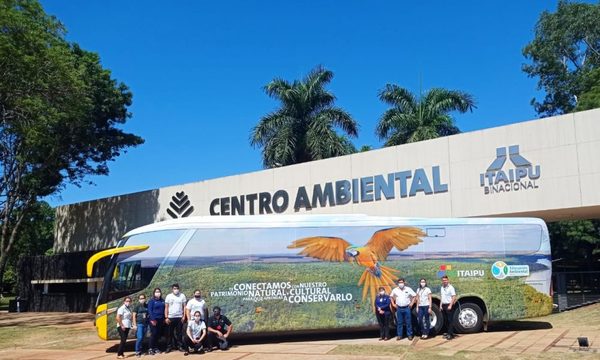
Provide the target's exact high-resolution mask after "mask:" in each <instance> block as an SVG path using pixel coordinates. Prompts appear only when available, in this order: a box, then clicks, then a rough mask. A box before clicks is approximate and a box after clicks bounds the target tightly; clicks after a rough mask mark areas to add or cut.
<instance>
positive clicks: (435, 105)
mask: <svg viewBox="0 0 600 360" xmlns="http://www.w3.org/2000/svg"><path fill="white" fill-rule="evenodd" d="M379 99H380V100H381V101H383V102H384V103H386V104H388V105H390V106H391V108H390V109H388V110H387V111H386V112H384V113H383V115H382V116H381V119H379V123H378V124H377V128H376V129H375V134H376V135H377V136H378V137H379V139H380V140H385V146H394V145H401V144H405V143H410V142H416V141H422V140H428V139H434V138H437V137H440V136H448V135H453V134H458V133H459V132H460V130H459V129H458V128H457V127H456V125H454V120H453V119H452V117H451V116H450V115H449V114H448V113H449V112H451V111H458V112H461V113H465V112H467V111H473V109H474V108H476V106H475V100H474V99H473V97H472V96H471V95H469V94H467V93H465V92H462V91H455V90H446V89H440V88H436V89H431V90H430V91H428V92H427V93H426V94H425V95H424V96H421V97H419V98H418V99H417V98H415V96H414V95H413V94H412V93H411V92H410V91H408V90H407V89H405V88H402V87H400V86H398V85H392V84H387V85H386V86H385V88H383V89H382V90H381V91H380V92H379Z"/></svg>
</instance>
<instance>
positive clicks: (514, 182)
mask: <svg viewBox="0 0 600 360" xmlns="http://www.w3.org/2000/svg"><path fill="white" fill-rule="evenodd" d="M506 149H507V148H506V147H499V148H497V149H496V159H494V161H492V163H491V164H490V166H489V167H488V168H487V170H486V171H485V173H483V174H480V175H479V184H480V185H481V187H482V188H483V193H484V194H485V195H487V194H495V193H502V192H509V191H519V190H529V189H537V188H538V184H537V182H536V180H538V179H539V178H540V166H539V165H535V166H534V165H532V164H531V162H530V161H529V160H527V159H525V158H524V157H523V156H522V155H521V154H519V145H512V146H509V147H508V159H509V160H510V163H512V165H513V166H514V167H510V168H508V169H506V170H505V169H503V168H504V165H505V164H506V158H507V154H506Z"/></svg>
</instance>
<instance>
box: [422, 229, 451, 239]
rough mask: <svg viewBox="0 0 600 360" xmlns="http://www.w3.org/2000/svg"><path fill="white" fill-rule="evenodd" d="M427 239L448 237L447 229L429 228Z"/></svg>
mask: <svg viewBox="0 0 600 360" xmlns="http://www.w3.org/2000/svg"><path fill="white" fill-rule="evenodd" d="M426 231H427V237H444V236H446V228H427V229H426Z"/></svg>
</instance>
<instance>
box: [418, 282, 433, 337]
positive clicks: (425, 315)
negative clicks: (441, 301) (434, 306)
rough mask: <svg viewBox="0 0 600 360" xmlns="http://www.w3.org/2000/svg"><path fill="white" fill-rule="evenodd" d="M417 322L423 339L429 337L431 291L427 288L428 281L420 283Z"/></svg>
mask: <svg viewBox="0 0 600 360" xmlns="http://www.w3.org/2000/svg"><path fill="white" fill-rule="evenodd" d="M417 309H418V311H417V321H418V323H419V326H420V327H421V339H427V338H428V337H429V327H430V325H431V323H430V321H429V314H431V289H430V288H428V287H427V280H425V279H421V280H420V281H419V289H417Z"/></svg>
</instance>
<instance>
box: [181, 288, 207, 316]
mask: <svg viewBox="0 0 600 360" xmlns="http://www.w3.org/2000/svg"><path fill="white" fill-rule="evenodd" d="M196 311H199V312H200V317H201V318H202V320H203V321H206V319H207V317H208V314H207V311H208V310H207V308H206V302H205V301H204V299H202V293H201V292H200V290H198V289H196V290H194V297H193V298H191V299H190V300H189V301H188V302H187V305H186V306H185V312H186V317H187V318H188V319H191V318H192V315H193V314H195V313H196Z"/></svg>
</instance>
